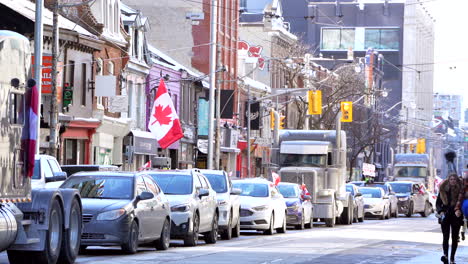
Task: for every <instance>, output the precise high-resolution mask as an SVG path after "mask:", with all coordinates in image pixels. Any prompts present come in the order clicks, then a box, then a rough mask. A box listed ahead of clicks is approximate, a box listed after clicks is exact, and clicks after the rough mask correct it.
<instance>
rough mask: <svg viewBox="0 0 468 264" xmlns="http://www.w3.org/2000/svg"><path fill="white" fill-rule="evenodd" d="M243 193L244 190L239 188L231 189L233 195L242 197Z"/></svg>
mask: <svg viewBox="0 0 468 264" xmlns="http://www.w3.org/2000/svg"><path fill="white" fill-rule="evenodd" d="M241 193H242V190H241V189H239V188H232V189H231V194H232V195H240V194H241Z"/></svg>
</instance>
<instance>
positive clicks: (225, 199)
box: [201, 170, 241, 239]
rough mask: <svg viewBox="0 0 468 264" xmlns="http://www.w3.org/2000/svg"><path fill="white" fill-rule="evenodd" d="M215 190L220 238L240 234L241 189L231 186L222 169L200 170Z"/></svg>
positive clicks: (228, 237) (229, 237)
mask: <svg viewBox="0 0 468 264" xmlns="http://www.w3.org/2000/svg"><path fill="white" fill-rule="evenodd" d="M201 172H202V173H203V175H205V177H206V178H207V179H208V181H209V182H210V184H211V187H213V189H214V190H215V191H216V197H217V199H218V209H219V222H218V226H219V228H218V230H219V231H220V232H221V238H223V239H231V238H232V237H239V236H240V198H239V194H240V193H241V190H239V189H235V188H232V182H231V180H230V179H229V178H228V176H227V173H226V172H225V171H222V170H201Z"/></svg>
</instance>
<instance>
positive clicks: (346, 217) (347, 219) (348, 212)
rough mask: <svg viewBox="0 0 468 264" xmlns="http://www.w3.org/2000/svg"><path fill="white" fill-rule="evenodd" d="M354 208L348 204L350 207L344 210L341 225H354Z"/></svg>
mask: <svg viewBox="0 0 468 264" xmlns="http://www.w3.org/2000/svg"><path fill="white" fill-rule="evenodd" d="M353 211H354V209H353V206H352V204H351V203H349V202H348V206H347V207H345V208H344V210H343V213H342V214H341V217H340V218H341V219H340V220H341V221H340V222H341V224H343V225H351V224H352V223H353Z"/></svg>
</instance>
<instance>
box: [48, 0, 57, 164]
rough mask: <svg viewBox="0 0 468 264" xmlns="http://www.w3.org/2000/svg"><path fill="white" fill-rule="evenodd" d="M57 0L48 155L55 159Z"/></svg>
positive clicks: (53, 17)
mask: <svg viewBox="0 0 468 264" xmlns="http://www.w3.org/2000/svg"><path fill="white" fill-rule="evenodd" d="M58 1H59V0H55V3H54V6H53V14H52V75H51V78H52V98H51V105H50V139H49V154H50V155H51V156H54V157H57V123H58V107H57V73H58V72H57V64H58V55H59V52H58V48H59V39H60V38H59V25H58V12H59V2H58Z"/></svg>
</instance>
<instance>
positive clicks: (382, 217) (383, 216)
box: [379, 207, 385, 220]
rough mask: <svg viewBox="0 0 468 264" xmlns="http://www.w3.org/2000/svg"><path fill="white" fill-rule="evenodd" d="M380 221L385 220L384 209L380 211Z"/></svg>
mask: <svg viewBox="0 0 468 264" xmlns="http://www.w3.org/2000/svg"><path fill="white" fill-rule="evenodd" d="M379 219H380V220H385V207H384V209H383V211H382V215H381V216H380V217H379Z"/></svg>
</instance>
